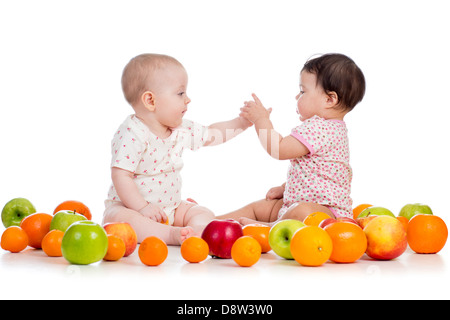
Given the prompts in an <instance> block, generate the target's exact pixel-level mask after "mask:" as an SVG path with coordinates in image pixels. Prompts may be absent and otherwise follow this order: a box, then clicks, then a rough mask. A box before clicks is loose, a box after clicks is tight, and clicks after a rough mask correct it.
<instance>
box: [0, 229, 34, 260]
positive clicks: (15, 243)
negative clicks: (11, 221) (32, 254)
mask: <svg viewBox="0 0 450 320" xmlns="http://www.w3.org/2000/svg"><path fill="white" fill-rule="evenodd" d="M27 246H28V235H27V233H26V232H25V231H24V230H23V229H22V228H21V227H18V226H11V227H8V228H6V230H5V231H3V234H2V238H1V247H2V249H3V250H8V251H10V252H14V253H17V252H20V251H22V250H24V249H25V248H26V247H27Z"/></svg>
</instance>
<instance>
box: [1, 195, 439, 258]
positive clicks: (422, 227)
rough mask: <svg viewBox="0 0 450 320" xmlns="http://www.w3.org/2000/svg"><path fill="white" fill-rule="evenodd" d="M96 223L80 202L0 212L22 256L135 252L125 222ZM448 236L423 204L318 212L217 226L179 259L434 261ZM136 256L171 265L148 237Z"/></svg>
mask: <svg viewBox="0 0 450 320" xmlns="http://www.w3.org/2000/svg"><path fill="white" fill-rule="evenodd" d="M91 219H92V215H91V212H90V210H89V208H88V207H87V206H86V205H85V204H83V203H82V202H79V201H65V202H63V203H61V204H59V205H58V206H57V207H56V208H55V210H54V212H53V215H51V214H47V213H37V212H36V209H35V207H34V206H33V204H32V203H31V202H30V201H29V200H27V199H24V198H16V199H13V200H11V201H9V202H8V203H7V204H6V205H5V206H4V208H3V211H2V222H3V225H4V226H5V227H6V229H5V231H4V232H3V234H2V236H1V247H2V249H4V250H7V251H10V252H14V253H17V252H20V251H22V250H24V249H25V248H26V247H28V246H30V247H33V248H35V249H42V250H43V251H44V252H45V253H46V254H47V255H48V256H50V257H61V256H63V257H64V258H65V259H66V260H67V261H68V262H69V263H73V264H91V263H94V262H98V261H100V260H102V259H103V260H107V261H117V260H120V259H121V258H122V257H127V256H129V255H131V254H132V253H133V252H134V251H135V249H136V248H137V236H136V233H135V231H134V230H133V228H132V227H131V226H130V225H129V224H128V223H125V222H117V223H108V224H105V225H103V226H101V225H99V224H97V223H95V222H93V221H91ZM447 237H448V229H447V226H446V224H445V222H444V221H443V220H442V219H441V218H440V217H438V216H436V215H434V214H433V212H432V211H431V209H430V208H429V207H428V206H426V205H422V204H408V205H405V206H404V207H403V208H402V210H401V211H400V213H399V215H398V216H395V215H394V214H393V213H392V212H391V211H390V210H388V209H386V208H383V207H376V206H372V205H369V204H362V205H359V206H357V207H355V208H354V209H353V219H351V218H337V219H332V218H330V217H329V216H328V215H327V214H326V213H323V212H314V213H312V214H310V215H309V216H308V217H306V219H305V220H304V221H303V222H301V221H298V220H282V221H279V222H278V223H276V224H275V225H273V226H272V227H268V226H265V225H262V224H252V225H247V226H244V227H242V226H241V225H240V224H239V223H238V222H236V221H234V220H213V221H212V222H210V223H209V224H208V225H207V226H206V228H205V229H204V231H203V233H202V236H201V237H190V238H188V239H186V240H185V241H184V242H183V243H182V244H181V247H180V253H181V256H182V257H183V258H184V259H185V260H186V261H188V262H189V263H199V262H201V261H204V260H205V259H206V258H207V257H208V255H211V256H213V257H218V258H222V259H233V260H234V261H235V262H236V263H237V264H238V265H240V266H243V267H250V266H252V265H254V264H255V263H257V262H258V260H259V259H260V257H261V254H262V253H266V252H269V251H270V250H273V252H274V253H275V254H277V255H278V256H280V257H282V258H284V259H294V260H295V261H297V262H298V263H299V264H300V265H304V266H320V265H323V264H324V263H326V262H327V261H332V262H335V263H352V262H355V261H357V260H358V259H360V258H361V257H362V256H363V255H364V254H367V256H369V257H370V258H373V259H377V260H391V259H395V258H397V257H399V256H400V255H402V254H403V253H404V252H405V250H406V248H407V246H408V245H409V247H410V248H411V249H412V250H413V251H415V252H416V253H421V254H433V253H437V252H439V251H440V250H441V249H442V248H443V247H444V245H445V243H446V241H447ZM138 255H139V259H140V261H141V262H142V263H143V264H145V265H148V266H157V265H160V264H161V263H163V262H164V261H165V260H166V258H167V256H168V248H167V245H166V244H165V243H164V241H162V240H161V239H159V238H157V237H148V238H146V239H144V240H143V241H142V242H141V244H140V246H139V249H138Z"/></svg>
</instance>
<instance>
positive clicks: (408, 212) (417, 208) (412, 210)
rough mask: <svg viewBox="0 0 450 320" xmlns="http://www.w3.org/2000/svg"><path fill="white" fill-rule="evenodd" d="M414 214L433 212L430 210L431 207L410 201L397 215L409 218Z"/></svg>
mask: <svg viewBox="0 0 450 320" xmlns="http://www.w3.org/2000/svg"><path fill="white" fill-rule="evenodd" d="M416 214H433V211H431V208H430V207H429V206H427V205H426V204H422V203H410V204H407V205H405V206H403V208H402V209H401V210H400V213H399V214H398V215H399V216H400V217H405V218H406V219H408V220H410V219H411V218H412V217H414V216H415V215H416Z"/></svg>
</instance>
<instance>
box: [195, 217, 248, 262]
mask: <svg viewBox="0 0 450 320" xmlns="http://www.w3.org/2000/svg"><path fill="white" fill-rule="evenodd" d="M243 235H244V233H243V231H242V226H241V225H240V223H238V222H237V221H235V220H233V219H226V220H213V221H211V222H210V223H209V224H208V225H207V226H206V227H205V229H204V230H203V232H202V239H203V240H205V241H206V243H207V244H208V246H209V254H210V255H211V256H212V257H218V258H222V259H231V248H232V247H233V244H234V242H235V241H236V240H237V239H238V238H240V237H242V236H243Z"/></svg>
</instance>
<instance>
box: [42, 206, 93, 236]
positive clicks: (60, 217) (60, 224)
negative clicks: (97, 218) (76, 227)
mask: <svg viewBox="0 0 450 320" xmlns="http://www.w3.org/2000/svg"><path fill="white" fill-rule="evenodd" d="M83 220H87V218H86V217H85V216H83V215H81V214H78V213H76V212H74V211H72V210H61V211H58V212H57V213H56V214H55V215H54V216H53V218H52V222H51V223H50V230H54V229H57V230H61V231H62V232H65V231H66V230H67V228H69V227H70V225H71V224H72V223H75V222H77V221H83Z"/></svg>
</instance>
